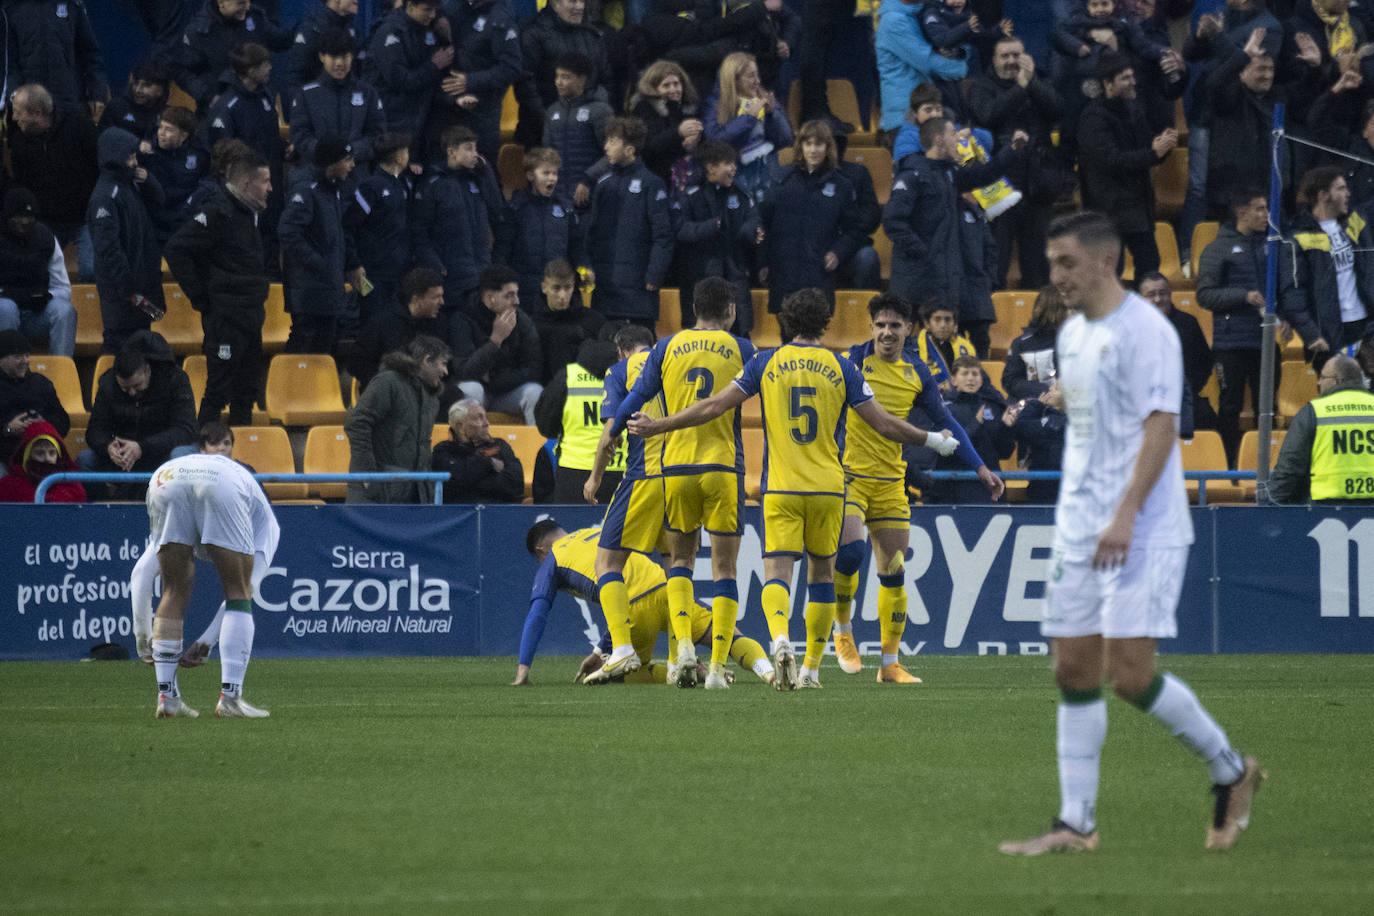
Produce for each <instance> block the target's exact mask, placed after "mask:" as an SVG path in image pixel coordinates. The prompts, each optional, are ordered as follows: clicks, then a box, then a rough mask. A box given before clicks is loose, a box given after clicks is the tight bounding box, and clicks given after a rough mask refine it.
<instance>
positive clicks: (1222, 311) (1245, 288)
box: [1197, 223, 1293, 350]
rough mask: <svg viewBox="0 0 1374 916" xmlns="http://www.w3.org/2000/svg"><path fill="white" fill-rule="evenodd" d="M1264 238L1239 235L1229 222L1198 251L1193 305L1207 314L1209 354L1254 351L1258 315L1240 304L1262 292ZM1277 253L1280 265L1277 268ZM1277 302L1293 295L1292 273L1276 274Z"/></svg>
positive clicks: (1258, 340)
mask: <svg viewBox="0 0 1374 916" xmlns="http://www.w3.org/2000/svg"><path fill="white" fill-rule="evenodd" d="M1264 236H1265V233H1263V232H1256V233H1255V234H1253V235H1244V234H1243V233H1241V232H1238V231H1237V230H1236V227H1235V225H1234V224H1232V223H1225V224H1223V225H1222V227H1221V229H1219V230H1218V231H1217V237H1216V240H1215V241H1213V242H1212V244H1210V245H1208V246H1207V247H1206V248H1205V249H1204V250H1203V252H1202V260H1201V262H1200V263H1199V265H1198V272H1197V302H1198V305H1200V306H1202V307H1203V308H1205V309H1207V310H1209V311H1210V312H1211V313H1212V349H1213V350H1258V349H1260V314H1259V310H1258V309H1256V308H1255V307H1254V306H1253V305H1251V304H1250V303H1248V302H1246V301H1245V295H1246V293H1248V292H1250V290H1252V289H1253V290H1258V291H1259V292H1261V293H1263V292H1264V280H1265V277H1264V259H1265V248H1266V246H1267V243H1266V242H1265V238H1264ZM1282 254H1283V252H1282V250H1280V262H1279V263H1280V266H1282V263H1283V262H1282ZM1278 281H1279V286H1278V290H1279V301H1280V302H1283V301H1284V300H1290V301H1291V299H1292V296H1293V272H1292V271H1291V270H1282V269H1281V270H1279V272H1278Z"/></svg>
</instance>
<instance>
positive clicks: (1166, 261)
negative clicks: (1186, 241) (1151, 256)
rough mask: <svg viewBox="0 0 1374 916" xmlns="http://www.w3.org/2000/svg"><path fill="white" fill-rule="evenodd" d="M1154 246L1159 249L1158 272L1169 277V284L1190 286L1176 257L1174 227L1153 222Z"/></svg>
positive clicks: (1176, 286) (1191, 283)
mask: <svg viewBox="0 0 1374 916" xmlns="http://www.w3.org/2000/svg"><path fill="white" fill-rule="evenodd" d="M1155 247H1156V248H1158V249H1159V272H1160V273H1162V274H1164V276H1166V277H1168V278H1169V285H1170V286H1173V287H1175V288H1178V287H1180V286H1188V287H1192V286H1193V285H1195V284H1194V283H1193V281H1192V280H1189V279H1188V278H1186V277H1184V276H1183V265H1182V264H1181V263H1179V258H1178V236H1176V235H1175V234H1174V227H1173V226H1171V225H1169V224H1168V223H1165V222H1157V223H1155Z"/></svg>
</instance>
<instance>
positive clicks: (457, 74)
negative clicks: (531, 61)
mask: <svg viewBox="0 0 1374 916" xmlns="http://www.w3.org/2000/svg"><path fill="white" fill-rule="evenodd" d="M443 15H444V17H445V18H446V19H448V23H449V33H450V38H451V40H452V42H453V47H454V59H453V63H452V64H451V65H450V66H449V68H448V69H447V70H446V71H445V72H444V74H443V80H442V82H441V83H440V85H439V91H438V92H436V93H434V98H433V107H432V108H431V110H430V122H431V123H430V127H429V132H430V136H432V137H435V138H438V137H441V136H443V132H444V130H445V129H446V128H448V127H450V126H452V125H454V124H463V125H466V126H467V127H470V128H471V129H472V131H473V133H475V134H477V151H478V152H479V153H481V154H482V156H483V157H484V158H486V159H487V160H488V161H489V162H495V161H496V157H497V155H498V154H499V153H500V152H501V105H502V102H503V100H504V99H505V96H506V90H507V89H509V88H510V87H511V86H512V85H514V84H515V81H516V80H518V79H520V73H521V69H520V34H519V32H518V31H517V30H516V27H515V18H514V16H512V15H511V13H510V11H509V9H508V7H507V4H506V3H505V2H504V0H445V2H444V5H443Z"/></svg>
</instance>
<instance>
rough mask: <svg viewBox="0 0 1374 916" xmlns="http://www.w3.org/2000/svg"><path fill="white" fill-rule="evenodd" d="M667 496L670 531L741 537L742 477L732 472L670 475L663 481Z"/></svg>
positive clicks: (665, 495)
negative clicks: (700, 531)
mask: <svg viewBox="0 0 1374 916" xmlns="http://www.w3.org/2000/svg"><path fill="white" fill-rule="evenodd" d="M663 493H664V497H663V498H664V504H665V506H666V508H667V515H668V527H669V528H671V529H673V530H674V531H681V532H691V531H696V530H697V529H698V528H705V529H706V530H707V531H708V532H710V533H711V534H728V535H735V536H738V535H739V534H740V531H741V528H740V522H741V519H740V506H742V505H743V504H744V477H743V476H742V475H740V474H735V473H733V472H731V471H704V472H702V473H700V474H682V475H668V476H666V477H664V478H663Z"/></svg>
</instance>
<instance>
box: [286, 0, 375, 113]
mask: <svg viewBox="0 0 1374 916" xmlns="http://www.w3.org/2000/svg"><path fill="white" fill-rule="evenodd" d="M357 13H358V0H319V3H318V5H316V6H313V7H311V8H310V9H309V10H307V11H306V13H305V15H304V16H302V17H301V21H300V22H298V23H296V33H295V38H293V39H292V40H291V50H290V51H288V52H287V54H286V66H285V70H286V88H287V91H286V93H284V94H285V95H287V96H294V95H295V94H296V90H298V89H300V88H301V87H302V86H304V85H305V84H306V83H308V82H310V81H311V80H313V79H315V77H317V76H319V75H320V57H319V54H320V42H321V41H322V40H323V39H324V36H326V35H328V34H329V33H330V32H333V31H336V30H338V29H342V30H343V31H344V32H346V33H347V34H348V36H349V38H351V39H352V40H353V46H352V48H351V49H350V50H353V51H355V52H356V51H357V43H358V30H357V28H356V26H355V25H354V19H355V18H356V17H357ZM354 62H355V63H356V62H357V58H356V56H355V58H354Z"/></svg>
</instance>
